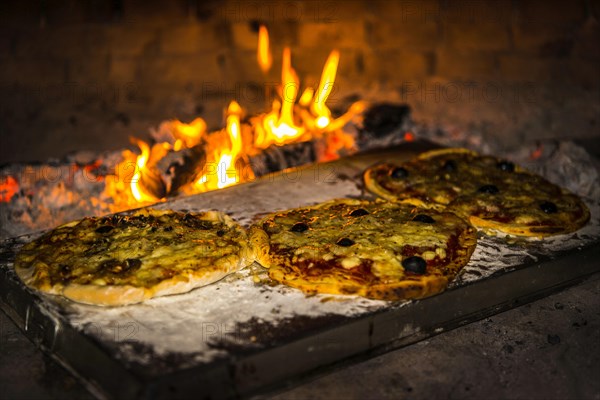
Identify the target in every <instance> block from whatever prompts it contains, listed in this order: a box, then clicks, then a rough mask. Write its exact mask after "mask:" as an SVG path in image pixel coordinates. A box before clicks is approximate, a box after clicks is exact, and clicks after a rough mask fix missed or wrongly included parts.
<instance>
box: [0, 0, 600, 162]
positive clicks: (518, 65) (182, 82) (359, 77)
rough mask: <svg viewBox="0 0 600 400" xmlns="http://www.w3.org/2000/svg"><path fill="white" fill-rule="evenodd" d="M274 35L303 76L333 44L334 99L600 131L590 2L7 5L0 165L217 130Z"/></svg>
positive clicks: (250, 85) (255, 94)
mask: <svg viewBox="0 0 600 400" xmlns="http://www.w3.org/2000/svg"><path fill="white" fill-rule="evenodd" d="M260 22H262V23H265V24H266V25H267V26H268V27H269V30H270V34H271V39H272V47H273V50H274V52H275V53H274V64H273V69H272V71H271V73H270V75H269V76H268V77H264V76H263V75H262V74H261V72H260V69H259V67H258V65H257V64H256V59H255V46H256V41H257V33H256V31H257V25H258V23H260ZM283 46H290V47H291V48H292V55H293V64H294V66H295V68H296V70H297V72H298V73H299V75H300V77H301V80H302V81H303V82H305V83H308V84H314V83H315V82H316V81H317V79H318V77H319V74H320V72H321V69H322V66H323V63H324V61H325V59H326V57H327V55H328V53H329V51H330V50H331V49H333V48H337V49H339V50H340V52H341V61H340V67H339V71H338V87H337V89H336V91H335V92H334V93H335V96H334V98H333V99H332V101H335V100H336V98H337V99H339V98H341V97H343V96H344V95H346V94H350V93H363V92H365V93H367V92H368V93H373V92H374V91H375V92H376V93H377V92H383V93H384V95H382V98H383V97H391V98H395V99H398V100H400V101H407V102H409V103H411V104H412V105H413V107H414V108H415V110H416V113H417V115H418V116H420V117H421V118H426V119H428V118H431V119H438V118H441V119H444V118H450V119H451V120H455V121H461V123H469V122H471V123H472V122H477V121H478V122H480V123H482V124H483V123H486V122H490V121H491V123H492V125H493V126H496V125H497V126H502V124H504V125H506V124H509V125H510V130H511V131H513V132H514V131H515V130H518V131H520V132H521V133H513V137H514V138H518V136H519V135H521V136H522V135H525V136H527V135H528V134H527V132H528V131H530V130H531V129H532V126H533V128H534V129H536V130H537V131H539V133H536V134H533V136H539V135H542V136H543V135H561V132H564V131H565V130H566V129H567V128H568V127H571V126H572V125H573V124H575V125H576V126H575V128H576V129H577V131H578V132H579V133H578V134H579V135H598V124H599V123H600V121H597V119H595V118H596V117H595V116H597V114H598V111H599V109H598V107H599V104H598V102H599V100H598V96H599V90H600V74H599V73H598V70H599V69H600V65H599V64H600V2H599V1H597V0H574V1H571V2H565V1H517V0H514V1H509V0H506V1H504V0H497V1H479V0H464V1H445V0H431V1H429V0H428V1H417V0H406V1H393V0H375V1H368V0H356V1H352V0H347V1H341V0H340V1H338V0H330V1H327V0H324V1H297V0H291V1H281V2H276V1H258V0H257V1H253V0H248V1H242V0H227V1H201V0H171V1H157V0H149V1H143V0H83V1H75V0H70V1H69V0H38V1H26V2H21V1H4V2H2V3H0V90H1V93H2V96H1V99H0V116H1V120H2V121H1V122H0V131H1V133H2V142H3V143H2V144H3V146H2V149H1V150H0V160H14V159H18V158H20V159H36V158H39V157H44V156H47V155H48V154H54V153H53V152H54V151H55V150H54V149H55V148H56V144H57V143H59V144H60V146H61V154H62V153H64V151H69V150H74V149H79V148H82V147H85V146H89V143H90V142H91V143H94V145H95V147H97V148H114V147H118V146H122V145H124V144H126V143H127V136H128V135H143V133H144V132H146V131H147V129H148V127H150V126H153V125H156V124H157V123H158V122H160V121H161V120H163V119H168V118H174V117H176V118H180V119H184V120H186V119H191V118H193V117H195V116H197V115H202V116H204V117H205V118H207V119H208V120H209V122H210V123H211V124H212V125H219V124H220V123H221V121H220V116H221V109H222V108H223V107H224V106H225V105H226V104H227V103H228V101H229V100H230V99H232V98H236V99H237V100H239V101H240V103H241V104H242V105H243V106H244V107H247V108H249V109H250V110H258V109H260V108H261V107H262V106H263V100H262V99H261V98H260V96H261V95H262V93H263V91H262V85H263V83H264V82H265V80H266V81H268V82H275V81H277V80H278V78H279V67H280V59H281V55H280V53H281V50H282V48H283ZM336 96H337V97H336ZM565 113H570V115H568V116H566V117H565V115H564V114H565ZM573 113H575V116H573V115H572V114H573ZM532 117H534V118H537V119H539V121H540V122H539V123H538V124H536V123H534V122H532V121H531V118H532ZM543 121H546V122H544V123H542V122H543ZM548 121H550V122H548ZM564 121H568V122H564ZM548 129H550V132H548ZM544 132H545V133H544ZM28 135H29V136H28ZM24 137H30V138H35V142H33V143H36V146H29V147H27V146H24V145H23V142H28V144H29V143H32V141H31V140H24ZM515 140H520V139H515ZM14 149H16V150H14ZM61 154H56V155H57V156H59V155H61Z"/></svg>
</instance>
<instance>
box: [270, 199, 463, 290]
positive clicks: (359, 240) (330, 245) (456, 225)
mask: <svg viewBox="0 0 600 400" xmlns="http://www.w3.org/2000/svg"><path fill="white" fill-rule="evenodd" d="M357 210H360V211H359V212H357ZM353 212H354V214H355V215H357V216H353V215H352V214H353ZM365 212H366V213H365ZM421 212H425V213H427V215H429V216H431V217H432V218H434V220H435V222H434V223H424V222H418V221H413V220H412V219H413V218H414V216H415V215H417V213H421ZM360 214H365V215H360ZM297 224H305V227H306V228H307V229H306V230H303V231H302V229H295V226H297ZM261 226H262V228H263V229H264V230H265V232H267V234H268V235H269V238H270V246H271V256H272V259H274V260H275V262H276V263H278V264H285V265H287V266H289V267H290V268H292V269H294V270H295V271H297V272H298V273H301V274H309V275H310V273H311V272H310V270H311V269H317V270H323V271H325V270H328V269H330V268H337V269H340V270H346V271H347V273H348V274H352V273H353V272H354V273H355V274H359V271H358V270H356V271H353V270H355V269H360V267H363V271H362V272H360V274H362V275H363V276H362V277H363V278H369V276H367V275H372V276H371V278H373V279H378V280H383V281H387V280H398V279H401V278H402V277H404V276H406V275H407V272H406V271H405V269H404V268H403V266H402V261H403V260H404V259H406V258H408V257H411V256H420V257H422V258H423V259H424V260H426V261H427V265H428V270H429V271H428V273H435V272H436V271H437V272H439V273H442V274H445V273H446V272H447V271H444V267H443V266H444V264H447V263H449V260H450V259H451V258H453V257H455V256H456V255H457V250H460V249H459V248H458V243H457V241H456V238H457V237H458V236H459V235H460V234H461V232H464V231H465V230H468V229H471V228H470V225H469V224H468V223H466V222H465V221H464V220H462V219H461V218H459V217H457V216H455V215H453V214H450V213H438V212H434V211H430V210H428V211H418V210H417V209H415V208H414V207H412V206H406V205H398V204H393V203H384V202H367V201H357V200H338V201H333V202H329V203H325V204H324V205H322V206H317V207H305V208H299V209H295V210H290V211H285V212H281V213H277V214H275V215H273V216H271V217H267V218H266V219H264V220H263V221H262V223H261ZM302 228H303V227H302ZM344 241H345V243H344ZM465 263H466V260H465ZM409 275H410V274H409Z"/></svg>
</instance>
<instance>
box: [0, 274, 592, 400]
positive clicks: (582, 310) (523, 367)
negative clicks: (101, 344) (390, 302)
mask: <svg viewBox="0 0 600 400" xmlns="http://www.w3.org/2000/svg"><path fill="white" fill-rule="evenodd" d="M598 376H600V274H595V275H593V276H592V277H590V278H588V279H587V280H586V281H585V282H583V283H581V284H579V285H577V286H574V287H571V288H568V289H566V290H563V291H562V292H559V293H556V294H553V295H551V296H549V297H546V298H543V299H540V300H537V301H535V302H532V303H529V304H526V305H524V306H521V307H518V308H514V309H511V310H509V311H506V312H503V313H500V314H497V315H494V316H492V317H490V318H486V319H484V320H481V321H477V322H474V323H471V324H468V325H466V326H463V327H460V328H457V329H454V330H452V331H449V332H444V333H442V334H440V335H438V336H434V337H432V338H429V339H427V340H424V341H421V342H419V343H416V344H414V345H411V346H407V347H404V348H401V349H399V350H395V351H392V352H390V353H386V354H384V355H381V356H378V357H374V358H371V359H369V360H366V361H363V362H360V363H357V364H354V365H352V366H349V367H345V368H338V369H337V370H335V371H334V372H330V373H328V374H321V375H320V376H317V377H316V378H315V377H313V378H312V379H311V380H310V381H305V382H303V383H301V384H300V385H299V386H296V387H294V388H290V389H288V390H286V391H282V392H280V393H278V394H268V395H265V396H261V398H264V399H306V398H312V399H331V398H344V399H363V398H377V399H397V398H406V397H409V398H411V399H432V398H462V399H480V398H488V399H493V398H513V399H517V398H522V399H525V398H527V399H530V398H540V399H541V398H598V397H599V396H600V382H598V380H597V377H598ZM0 398H11V399H31V398H62V399H92V398H93V396H92V395H91V394H90V393H88V392H87V391H86V389H85V388H84V387H83V386H82V385H81V384H80V383H78V381H77V380H76V379H75V378H74V377H72V376H71V374H70V373H69V372H68V371H66V370H64V369H63V368H62V367H61V366H60V365H58V364H57V363H56V362H55V361H53V360H52V359H50V358H49V357H48V356H46V355H45V354H44V353H42V352H41V351H40V350H38V349H37V348H36V347H35V346H34V345H33V344H32V343H31V342H30V341H29V340H28V339H27V338H26V337H25V336H24V335H23V333H22V332H21V331H20V330H19V328H18V327H17V326H16V325H15V324H14V323H13V322H12V321H11V320H10V319H9V318H8V317H7V316H6V315H5V314H4V313H2V312H0Z"/></svg>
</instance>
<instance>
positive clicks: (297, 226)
mask: <svg viewBox="0 0 600 400" xmlns="http://www.w3.org/2000/svg"><path fill="white" fill-rule="evenodd" d="M307 230H308V225H306V224H305V223H304V222H298V223H296V224H294V226H292V228H291V229H290V231H292V232H296V233H302V232H306V231H307Z"/></svg>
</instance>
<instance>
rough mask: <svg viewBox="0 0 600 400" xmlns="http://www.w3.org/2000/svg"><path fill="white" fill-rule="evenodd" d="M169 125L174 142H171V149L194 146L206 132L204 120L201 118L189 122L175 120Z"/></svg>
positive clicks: (177, 149)
mask: <svg viewBox="0 0 600 400" xmlns="http://www.w3.org/2000/svg"><path fill="white" fill-rule="evenodd" d="M171 126H172V134H173V136H174V137H175V143H174V144H173V150H175V151H179V150H181V149H184V148H187V149H189V148H192V147H194V146H196V145H197V144H199V143H200V141H201V139H202V135H203V134H204V133H205V132H206V122H204V120H203V119H202V118H196V119H195V120H193V121H192V122H190V123H189V124H184V123H183V122H180V121H177V120H175V121H172V125H171Z"/></svg>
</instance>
